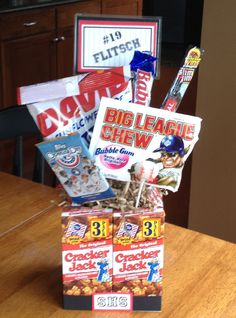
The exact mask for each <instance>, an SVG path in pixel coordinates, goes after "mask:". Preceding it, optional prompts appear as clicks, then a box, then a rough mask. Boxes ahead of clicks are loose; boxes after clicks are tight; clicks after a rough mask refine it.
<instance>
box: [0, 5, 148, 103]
mask: <svg viewBox="0 0 236 318" xmlns="http://www.w3.org/2000/svg"><path fill="white" fill-rule="evenodd" d="M65 3H66V2H65ZM76 13H89V14H100V13H103V14H118V15H122V14H124V15H141V14H142V0H120V1H119V2H114V1H113V0H87V1H78V2H74V3H70V4H62V5H57V6H52V7H45V8H40V9H39V8H38V9H30V10H25V11H19V12H13V13H5V14H0V107H8V106H11V105H15V104H16V89H17V87H19V86H23V85H30V84H34V83H39V82H44V81H49V80H53V79H57V78H62V77H67V76H71V75H73V60H74V15H75V14H76ZM6 26H7V27H6Z"/></svg>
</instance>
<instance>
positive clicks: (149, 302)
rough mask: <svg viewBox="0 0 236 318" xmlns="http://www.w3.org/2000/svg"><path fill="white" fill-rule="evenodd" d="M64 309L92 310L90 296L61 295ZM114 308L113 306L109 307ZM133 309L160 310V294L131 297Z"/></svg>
mask: <svg viewBox="0 0 236 318" xmlns="http://www.w3.org/2000/svg"><path fill="white" fill-rule="evenodd" d="M63 301H64V309H70V310H71V309H72V310H73V309H74V310H92V296H66V295H64V296H63ZM111 310H115V308H113V309H111ZM133 311H161V296H150V297H146V296H137V297H135V296H134V297H133Z"/></svg>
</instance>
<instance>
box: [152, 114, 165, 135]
mask: <svg viewBox="0 0 236 318" xmlns="http://www.w3.org/2000/svg"><path fill="white" fill-rule="evenodd" d="M164 123H165V120H164V118H158V119H157V121H156V124H155V126H154V128H153V133H156V132H157V131H158V132H159V134H161V135H163V133H164Z"/></svg>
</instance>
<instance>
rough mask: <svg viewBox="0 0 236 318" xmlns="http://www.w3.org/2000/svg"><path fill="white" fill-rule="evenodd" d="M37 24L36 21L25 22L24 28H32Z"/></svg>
mask: <svg viewBox="0 0 236 318" xmlns="http://www.w3.org/2000/svg"><path fill="white" fill-rule="evenodd" d="M37 23H38V21H32V22H25V23H24V26H25V27H27V28H28V27H32V26H34V25H36V24H37Z"/></svg>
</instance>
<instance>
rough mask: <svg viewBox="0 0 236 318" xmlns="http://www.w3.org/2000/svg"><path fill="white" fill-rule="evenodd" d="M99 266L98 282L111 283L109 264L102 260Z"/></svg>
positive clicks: (104, 259) (98, 263)
mask: <svg viewBox="0 0 236 318" xmlns="http://www.w3.org/2000/svg"><path fill="white" fill-rule="evenodd" d="M97 266H98V276H97V281H98V282H109V281H111V276H110V275H109V262H108V260H107V259H106V258H102V259H101V260H99V261H98V262H97Z"/></svg>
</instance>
